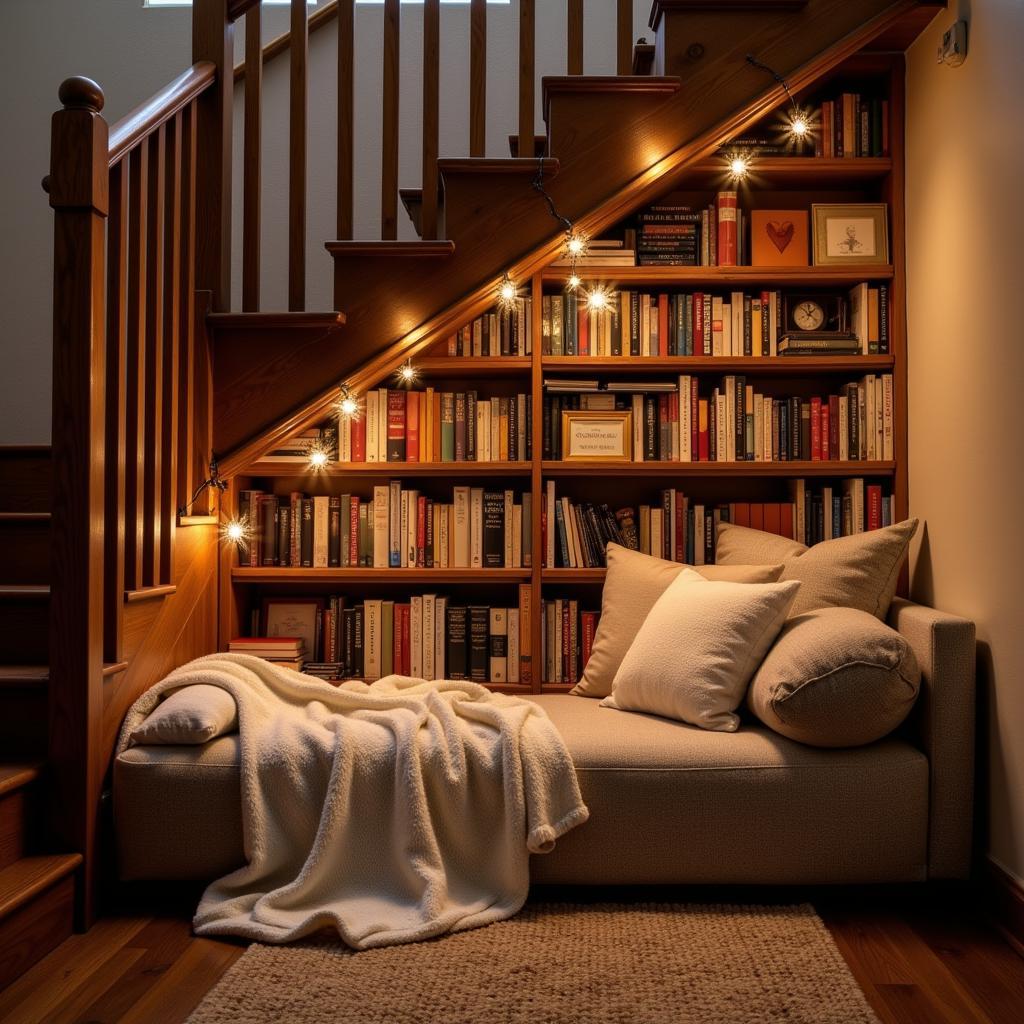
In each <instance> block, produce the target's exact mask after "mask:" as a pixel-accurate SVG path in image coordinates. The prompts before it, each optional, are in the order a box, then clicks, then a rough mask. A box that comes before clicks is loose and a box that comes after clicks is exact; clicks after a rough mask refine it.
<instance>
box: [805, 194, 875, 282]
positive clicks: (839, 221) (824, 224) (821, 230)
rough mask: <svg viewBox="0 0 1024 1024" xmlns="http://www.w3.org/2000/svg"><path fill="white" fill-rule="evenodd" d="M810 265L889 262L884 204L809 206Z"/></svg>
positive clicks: (821, 204) (816, 204) (813, 204)
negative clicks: (811, 253) (812, 222)
mask: <svg viewBox="0 0 1024 1024" xmlns="http://www.w3.org/2000/svg"><path fill="white" fill-rule="evenodd" d="M811 217H812V218H813V220H814V236H813V242H814V265H815V266H816V267H820V266H836V265H838V264H841V263H875V264H881V263H888V262H889V208H888V206H886V204H885V203H845V204H838V203H812V204H811Z"/></svg>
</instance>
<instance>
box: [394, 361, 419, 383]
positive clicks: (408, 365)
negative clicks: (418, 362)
mask: <svg viewBox="0 0 1024 1024" xmlns="http://www.w3.org/2000/svg"><path fill="white" fill-rule="evenodd" d="M395 376H396V377H397V378H398V382H399V383H400V384H404V385H405V386H406V387H411V386H412V385H413V384H415V383H416V381H417V380H418V379H419V376H420V372H419V370H417V369H416V367H415V366H413V365H412V360H411V359H407V360H406V361H405V362H404V363H403V364H402V365H401V366H400V367H399V368H398V369H397V370H396V371H395Z"/></svg>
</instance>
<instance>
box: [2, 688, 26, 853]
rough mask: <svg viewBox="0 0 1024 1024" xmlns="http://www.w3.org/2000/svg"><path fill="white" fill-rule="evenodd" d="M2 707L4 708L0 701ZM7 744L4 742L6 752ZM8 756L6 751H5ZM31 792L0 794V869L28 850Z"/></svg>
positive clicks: (20, 790)
mask: <svg viewBox="0 0 1024 1024" xmlns="http://www.w3.org/2000/svg"><path fill="white" fill-rule="evenodd" d="M0 709H2V710H4V711H5V710H6V709H3V705H2V703H0ZM6 749H7V745H6V744H4V750H5V752H6ZM5 756H6V753H5ZM29 820H30V818H29V793H28V790H27V789H16V790H15V791H14V792H13V793H4V794H3V796H0V871H2V870H3V869H4V868H5V867H7V865H8V864H13V863H14V862H15V861H16V860H18V859H19V858H21V857H23V856H24V855H25V853H26V852H27V851H28V847H29V844H28V839H27V835H26V832H27V829H28V823H29Z"/></svg>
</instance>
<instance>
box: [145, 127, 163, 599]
mask: <svg viewBox="0 0 1024 1024" xmlns="http://www.w3.org/2000/svg"><path fill="white" fill-rule="evenodd" d="M165 134H166V133H165V126H161V127H160V128H159V129H157V131H156V132H154V133H153V134H152V135H150V136H149V138H148V139H147V140H146V141H145V142H144V143H143V145H144V146H147V147H148V148H149V188H148V191H147V198H146V206H147V207H148V213H149V216H148V221H147V231H146V295H147V302H146V341H145V348H146V365H145V373H144V375H143V404H142V423H143V439H142V450H143V460H142V467H143V468H142V479H143V486H142V525H143V544H142V586H143V587H153V586H156V585H157V571H158V567H157V551H158V550H159V547H160V528H161V525H162V523H161V521H160V483H161V479H162V474H161V454H162V426H163V423H162V421H163V414H162V409H161V404H162V402H163V384H162V380H163V347H164V335H163V328H164V325H163V298H164V295H163V283H164V281H163V276H164V272H163V266H164V258H163V257H164V253H163V233H164V189H165V187H166V183H165V178H164V170H165V168H164V149H165Z"/></svg>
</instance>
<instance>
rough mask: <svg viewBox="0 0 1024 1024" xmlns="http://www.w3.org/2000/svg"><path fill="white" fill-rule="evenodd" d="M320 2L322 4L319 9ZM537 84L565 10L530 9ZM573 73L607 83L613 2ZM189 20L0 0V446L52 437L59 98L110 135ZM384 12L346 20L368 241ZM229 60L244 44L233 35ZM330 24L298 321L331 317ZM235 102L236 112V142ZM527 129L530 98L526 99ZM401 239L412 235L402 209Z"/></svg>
mask: <svg viewBox="0 0 1024 1024" xmlns="http://www.w3.org/2000/svg"><path fill="white" fill-rule="evenodd" d="M322 2H324V0H321V3H322ZM537 8H538V10H537V71H538V75H541V74H564V71H565V5H564V4H563V3H561V2H559V3H554V2H551V3H540V4H537ZM634 9H635V11H636V17H635V29H636V31H635V36H639V35H643V34H644V32H645V31H647V32H648V35H649V34H650V33H649V30H647V29H646V19H647V14H648V13H649V10H650V4H649V2H648V0H635V4H634ZM585 14H586V20H585V32H584V45H585V67H586V70H587V72H588V73H591V74H609V73H614V54H615V43H614V39H615V3H614V0H587V2H586V5H585ZM191 16H192V15H191V11H190V10H189V9H188V8H143V6H142V0H88V2H86V0H2V2H0V40H2V41H3V43H2V56H3V59H2V60H0V83H2V86H3V92H4V95H6V96H8V97H10V98H11V99H10V101H9V102H8V107H7V111H8V112H7V115H6V116H7V119H8V124H9V128H8V138H9V139H13V140H16V141H15V142H14V144H9V145H8V146H7V148H6V150H5V151H4V153H3V156H2V158H0V225H2V233H0V359H2V366H3V368H4V372H3V373H2V374H0V443H34V442H46V441H48V440H49V436H50V331H51V325H50V317H51V312H50V310H51V287H52V281H51V276H52V258H51V246H52V230H53V228H52V216H51V214H50V210H49V207H48V205H47V202H46V196H45V195H44V194H43V192H42V190H41V189H40V187H39V182H40V179H41V178H42V176H43V175H44V174H45V173H46V171H47V167H48V162H49V130H50V129H49V121H50V115H51V114H52V112H53V111H54V109H55V108H56V107H57V86H58V85H59V84H60V82H61V80H62V79H64V78H66V77H68V76H69V75H72V74H84V75H88V76H89V77H91V78H94V79H95V80H96V81H98V82H99V83H100V85H101V86H102V87H103V89H104V92H105V93H106V97H107V106H106V109H105V111H104V113H105V115H106V116H107V117H108V119H109V120H110V122H111V123H113V122H114V121H116V120H117V119H118V118H119V117H121V116H122V115H123V114H125V113H126V112H127V111H129V110H130V109H131V108H132V107H134V106H135V105H136V104H138V103H140V102H141V101H142V100H144V99H145V98H147V97H148V96H150V95H152V94H153V93H154V92H155V91H156V90H157V89H159V88H160V87H162V86H163V85H165V84H166V83H167V82H169V81H170V80H171V79H172V78H173V77H174V76H175V75H177V74H179V73H180V72H181V71H183V70H184V69H185V68H186V67H187V66H188V65H189V64H190V63H191V58H190V49H191V29H190V25H191ZM382 16H383V8H382V7H381V6H379V5H374V4H359V5H358V6H357V15H356V55H357V56H356V104H357V118H356V140H357V145H356V176H357V190H356V196H355V210H356V235H357V237H364V238H377V237H379V223H380V112H379V111H380V36H381V21H382ZM287 21H288V13H287V8H283V7H274V6H271V7H266V8H265V9H264V16H263V33H264V38H265V39H269V38H272V37H273V36H276V35H278V34H279V33H281V32H282V31H284V30H285V29H286V28H287ZM468 23H469V8H468V7H467V6H466V5H464V4H450V5H449V4H442V8H441V39H442V52H441V134H440V154H441V156H442V157H445V156H447V157H458V156H465V155H467V153H468V127H467V126H468V116H469V98H468V63H469V31H468ZM237 35H238V38H237V39H236V44H238V46H237V48H238V52H239V55H240V54H241V45H240V44H241V42H242V38H241V37H242V35H243V33H242V32H241V31H239V32H238V33H237ZM517 37H518V4H517V3H515V2H513V3H512V4H511V5H507V6H506V5H500V4H495V5H492V6H490V7H489V9H488V89H487V155H488V156H507V155H508V146H507V142H506V137H507V136H508V135H509V134H510V133H512V132H514V131H516V128H517V115H516V101H517V91H516V68H517V66H518V56H517V54H518V48H517ZM336 45H337V35H336V32H335V28H334V26H333V25H331V26H330V27H327V28H324V29H322V30H321V31H319V32H318V33H316V34H315V35H314V36H313V37H312V38H311V40H310V67H311V100H310V111H309V127H310V150H309V161H308V163H309V223H308V228H307V240H308V252H307V261H306V265H307V276H308V302H307V306H308V308H309V309H328V308H330V306H331V282H330V276H331V267H330V261H329V259H328V257H327V254H326V252H325V251H324V248H323V243H324V241H326V240H328V239H330V238H332V237H334V231H335V221H336V217H335V197H334V187H335V130H334V125H335V123H336V111H337V104H336V86H335V52H336ZM421 54H422V6H420V5H419V4H409V5H406V4H403V6H402V40H401V57H402V62H401V65H402V83H401V107H400V112H401V143H400V164H399V182H400V184H401V185H402V186H403V187H404V186H415V185H418V184H419V181H420V168H419V153H420V107H421V102H422V94H421V82H422V62H421ZM287 79H288V59H287V57H280V58H278V59H277V60H276V61H274V62H273V63H272V64H271V65H269V66H268V67H267V69H266V73H265V76H264V90H265V91H264V97H265V105H264V123H263V139H264V145H263V150H264V156H263V194H264V204H265V211H264V215H263V244H262V247H261V248H262V251H263V254H264V259H263V271H262V291H263V308H265V309H275V308H277V309H283V308H285V305H286V303H285V296H286V289H287V274H286V266H285V262H284V257H285V254H286V234H285V233H286V224H287V214H286V201H287V188H288V168H287V149H286V147H287ZM242 96H243V93H242V90H241V89H239V90H238V93H237V96H236V99H237V104H236V140H239V139H240V125H241V101H242ZM536 124H537V128H538V131H542V130H543V122H542V120H541V115H540V89H539V88H538V89H537V116H536ZM235 151H236V161H235V164H236V168H235V186H236V192H235V198H236V204H235V206H236V209H235V227H236V233H235V245H234V252H235V254H236V260H235V272H234V282H235V289H234V294H235V305H236V307H237V306H238V304H239V301H240V272H239V267H240V260H239V254H240V251H241V225H240V222H239V217H238V211H239V200H240V196H241V187H240V182H241V168H240V167H239V162H238V159H237V156H238V155H239V153H240V146H239V145H236V150H235ZM399 223H400V224H401V232H402V237H413V233H412V228H411V225H409V224H408V218H406V216H405V213H404V211H402V210H401V209H400V210H399Z"/></svg>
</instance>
